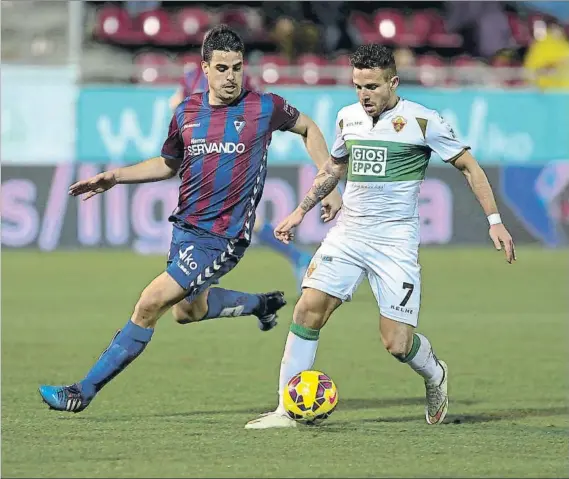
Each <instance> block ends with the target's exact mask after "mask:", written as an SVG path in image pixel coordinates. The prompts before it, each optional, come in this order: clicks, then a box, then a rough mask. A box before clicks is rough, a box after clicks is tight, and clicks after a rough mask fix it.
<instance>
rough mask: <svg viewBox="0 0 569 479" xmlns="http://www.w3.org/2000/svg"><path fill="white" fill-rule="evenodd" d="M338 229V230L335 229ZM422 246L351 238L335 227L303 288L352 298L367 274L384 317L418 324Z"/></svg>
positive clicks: (311, 268)
mask: <svg viewBox="0 0 569 479" xmlns="http://www.w3.org/2000/svg"><path fill="white" fill-rule="evenodd" d="M334 230H335V231H334ZM418 254H419V251H418V248H417V247H416V246H412V245H411V246H405V245H385V244H379V243H374V242H373V241H371V240H370V239H369V238H365V237H364V236H363V234H362V239H361V240H360V239H354V235H353V234H351V235H350V237H349V238H348V237H347V236H346V235H345V233H343V232H342V231H341V230H340V229H337V227H335V228H332V230H330V232H329V233H328V236H327V237H326V239H325V240H324V241H323V242H322V245H321V246H320V248H318V251H316V253H315V255H314V257H313V258H312V262H311V263H310V266H309V267H308V269H307V270H306V274H305V276H304V280H303V282H302V287H303V288H313V289H317V290H319V291H323V292H324V293H327V294H329V295H330V296H334V297H336V298H338V299H341V300H342V301H350V300H351V299H352V295H353V294H354V292H355V291H356V289H357V288H358V286H359V285H360V283H361V282H362V280H363V279H364V277H365V276H367V278H368V280H369V283H370V286H371V289H372V291H373V294H374V296H375V299H376V300H377V304H378V305H379V311H380V313H381V315H382V316H385V317H386V318H389V319H393V320H394V321H398V322H401V323H405V324H409V325H411V326H414V327H417V322H418V318H419V307H420V303H421V267H420V266H419V263H418Z"/></svg>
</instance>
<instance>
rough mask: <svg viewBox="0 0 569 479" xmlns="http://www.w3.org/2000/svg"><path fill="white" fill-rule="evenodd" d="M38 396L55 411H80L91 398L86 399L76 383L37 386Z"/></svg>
mask: <svg viewBox="0 0 569 479" xmlns="http://www.w3.org/2000/svg"><path fill="white" fill-rule="evenodd" d="M39 393H40V396H41V398H42V400H43V402H44V403H46V404H47V405H48V406H49V408H50V409H54V410H56V411H67V412H81V411H83V409H85V408H86V407H87V406H88V405H89V403H90V402H91V399H86V398H85V396H84V395H83V393H82V392H81V388H80V387H79V385H78V384H72V385H71V386H47V385H43V386H40V388H39Z"/></svg>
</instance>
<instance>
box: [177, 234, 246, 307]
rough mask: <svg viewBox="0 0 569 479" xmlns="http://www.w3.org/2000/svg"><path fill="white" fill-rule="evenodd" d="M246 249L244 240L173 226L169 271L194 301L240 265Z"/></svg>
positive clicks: (188, 297) (189, 299)
mask: <svg viewBox="0 0 569 479" xmlns="http://www.w3.org/2000/svg"><path fill="white" fill-rule="evenodd" d="M247 246H248V243H247V242H246V241H244V240H237V239H227V238H222V237H220V236H216V235H214V234H211V233H208V232H207V231H204V230H201V229H199V228H192V227H181V226H179V225H177V224H176V223H174V228H173V229H172V243H171V244H170V252H169V253H168V262H167V267H166V272H167V273H168V274H169V275H170V276H172V278H174V280H175V281H176V282H177V283H178V284H179V285H180V286H181V287H182V288H184V289H185V290H187V291H188V295H187V296H186V299H187V300H188V301H193V300H194V298H196V297H197V296H199V295H200V294H201V293H203V292H204V291H205V290H206V289H207V288H209V287H210V286H211V285H214V284H217V283H219V280H220V278H221V277H222V276H223V275H225V274H227V273H229V271H231V270H232V269H233V268H234V267H235V265H236V264H237V263H239V260H240V259H241V258H242V257H243V255H244V254H245V250H246V249H247Z"/></svg>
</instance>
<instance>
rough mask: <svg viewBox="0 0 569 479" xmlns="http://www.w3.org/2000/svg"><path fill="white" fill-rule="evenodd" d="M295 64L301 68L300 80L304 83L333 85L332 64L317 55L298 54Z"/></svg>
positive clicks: (334, 81)
mask: <svg viewBox="0 0 569 479" xmlns="http://www.w3.org/2000/svg"><path fill="white" fill-rule="evenodd" d="M297 64H298V66H299V67H300V69H301V73H300V74H301V77H302V82H303V83H304V84H306V85H334V84H335V83H336V78H335V75H334V72H333V71H331V70H332V69H333V67H332V65H329V64H328V61H327V60H326V59H325V58H323V57H321V56H319V55H312V54H304V55H300V56H299V57H298V60H297Z"/></svg>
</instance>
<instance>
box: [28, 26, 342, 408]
mask: <svg viewBox="0 0 569 479" xmlns="http://www.w3.org/2000/svg"><path fill="white" fill-rule="evenodd" d="M243 51H244V45H243V42H242V40H241V39H240V38H239V36H238V35H237V34H236V33H235V32H233V31H232V30H230V29H229V28H228V27H226V26H224V25H220V26H218V27H215V28H214V29H213V31H212V32H211V33H210V34H209V35H208V36H207V38H206V39H205V41H204V46H203V62H202V67H203V69H204V72H205V74H206V76H207V78H208V84H209V90H208V91H207V92H204V93H199V94H195V95H191V96H189V97H187V98H186V99H185V100H184V101H183V102H182V103H181V104H180V105H179V106H178V107H177V108H176V111H175V112H174V115H173V117H172V120H171V122H170V127H169V132H168V137H167V138H166V141H165V142H164V146H163V148H162V153H161V156H159V157H156V158H151V159H149V160H147V161H145V162H142V163H139V164H137V165H132V166H128V167H124V168H118V169H116V170H113V171H107V172H104V173H101V174H99V175H97V176H95V177H93V178H90V179H88V180H84V181H79V182H77V183H75V184H74V185H72V186H71V187H70V190H69V193H70V194H71V195H73V196H79V195H83V194H85V198H84V199H89V198H91V197H92V196H94V195H97V194H99V193H102V192H104V191H106V190H108V189H110V188H112V187H114V186H115V185H117V184H127V183H145V182H151V181H160V180H164V179H168V178H172V177H173V176H174V175H176V174H177V173H178V174H179V176H180V178H181V184H180V189H179V200H178V206H177V208H176V209H175V211H174V212H173V213H172V215H171V217H170V220H171V221H172V222H173V223H174V228H173V234H172V243H171V247H170V252H169V255H168V260H167V266H166V271H164V272H163V273H162V274H160V275H159V276H158V277H157V278H155V279H154V280H153V281H152V282H151V283H150V284H149V285H148V286H147V287H146V288H145V289H144V291H143V292H142V293H141V295H140V298H139V300H138V302H137V304H136V306H135V307H134V311H133V313H132V315H131V317H130V319H129V320H128V321H127V323H126V325H125V326H124V327H123V328H122V330H120V331H119V332H118V333H117V334H116V335H115V336H114V337H113V339H112V341H111V343H110V345H109V346H108V348H107V349H106V350H105V351H104V352H103V353H102V354H101V356H100V357H99V359H98V360H97V362H96V363H95V365H94V366H93V367H92V368H91V370H90V371H89V372H88V373H87V375H86V376H85V377H84V378H83V379H82V380H80V381H78V382H76V383H74V384H72V385H69V386H49V385H43V386H41V387H40V388H39V392H40V395H41V397H42V399H43V401H44V402H45V403H47V404H48V406H49V407H50V408H52V409H56V410H59V411H70V412H79V411H82V410H84V409H85V408H86V407H87V406H88V405H89V404H90V402H91V401H92V400H93V398H94V397H95V396H96V394H97V393H98V392H99V391H100V390H101V389H102V388H103V386H104V385H105V384H107V383H108V382H109V381H111V380H112V379H113V378H114V377H115V376H117V375H118V374H119V373H120V372H121V371H122V370H123V369H124V368H126V367H127V366H128V365H129V364H130V363H131V362H132V361H134V360H135V359H136V358H137V357H138V356H139V355H140V354H141V353H142V352H143V351H144V349H145V348H146V346H147V345H148V343H149V342H150V340H151V338H152V335H153V333H154V327H155V325H156V322H157V321H158V319H159V318H160V317H161V316H162V315H163V314H164V313H165V312H166V311H168V310H169V309H170V308H173V314H174V317H175V318H176V320H177V321H178V322H180V323H190V322H194V321H203V320H207V319H212V318H219V317H235V316H249V315H253V316H256V317H257V318H258V321H259V327H260V328H261V330H263V331H268V330H270V329H272V328H273V327H274V326H275V325H276V313H277V311H278V310H279V309H280V308H282V307H283V306H284V305H285V300H284V295H283V293H282V292H272V293H267V294H249V293H244V292H239V291H230V290H226V289H222V288H212V287H211V286H212V285H215V284H217V283H218V282H219V279H220V278H221V277H222V276H224V275H225V274H226V273H228V272H229V271H231V270H232V269H233V268H234V267H235V266H236V265H237V263H238V262H239V261H240V260H241V258H242V257H243V255H244V254H245V251H246V250H247V247H248V246H249V244H250V241H251V229H252V227H253V224H254V222H255V209H256V207H257V204H258V203H259V200H260V198H261V194H262V192H263V186H264V182H265V177H266V174H267V162H266V158H267V149H268V147H269V143H270V140H271V134H272V132H273V131H275V130H282V131H292V132H294V133H297V134H299V135H301V136H303V137H304V141H305V144H306V148H307V150H308V153H309V154H310V156H311V157H312V158H313V159H314V161H315V162H316V164H317V165H319V166H323V165H324V163H325V161H326V159H327V157H328V150H327V146H326V142H325V140H324V138H323V136H322V133H321V131H320V130H319V128H318V127H317V126H316V124H315V123H314V122H313V121H312V120H311V119H310V118H308V117H306V116H305V115H303V114H301V113H299V111H298V110H297V109H296V108H294V107H293V106H291V105H289V104H287V103H286V102H285V101H284V99H282V98H281V97H279V96H277V95H273V94H263V93H256V92H252V91H249V90H245V89H243V88H242V78H243ZM332 194H333V195H336V196H337V197H336V198H334V197H333V200H334V201H333V202H332V203H331V206H329V207H328V208H327V209H325V211H324V212H323V216H324V218H325V220H331V219H332V218H333V217H334V216H335V214H336V213H337V211H338V210H339V208H340V205H341V198H340V197H339V194H338V193H336V192H333V193H332ZM334 205H335V206H334Z"/></svg>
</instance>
